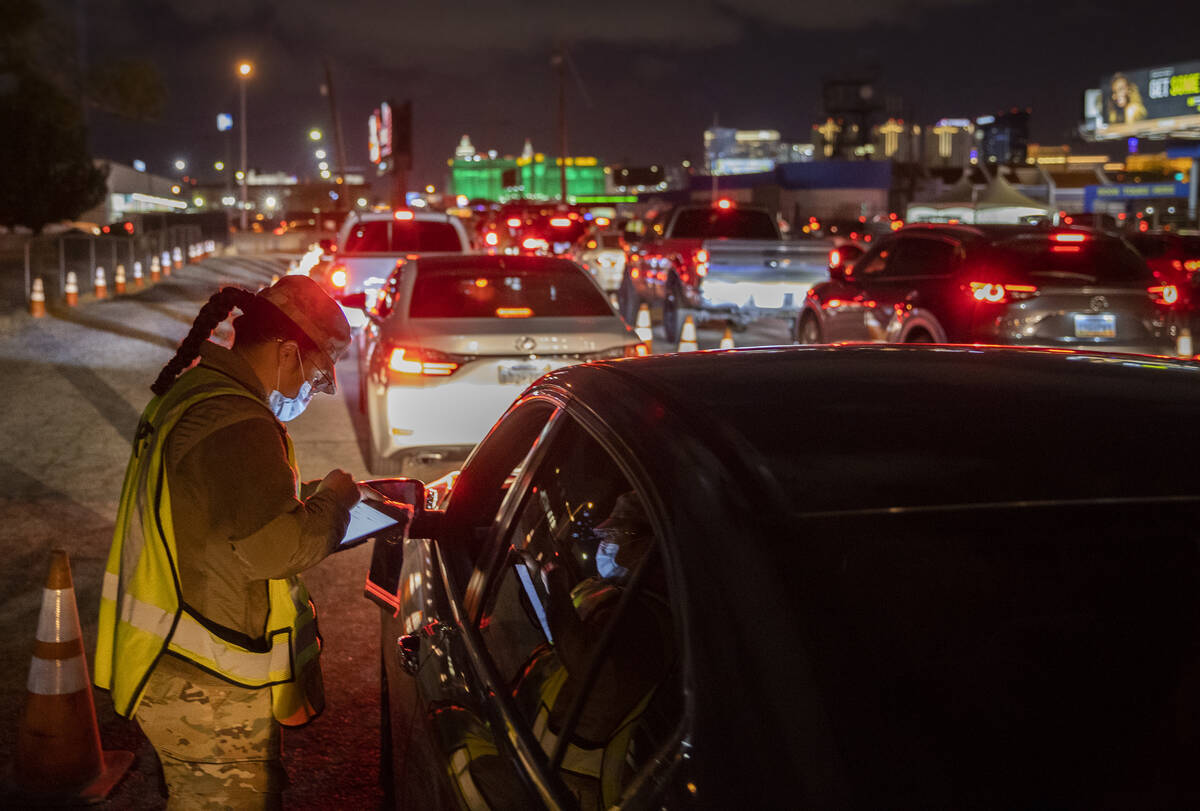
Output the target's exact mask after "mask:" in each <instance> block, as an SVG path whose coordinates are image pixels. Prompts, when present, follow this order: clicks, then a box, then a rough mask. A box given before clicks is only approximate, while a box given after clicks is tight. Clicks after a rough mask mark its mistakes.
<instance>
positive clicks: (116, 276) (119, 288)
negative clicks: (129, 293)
mask: <svg viewBox="0 0 1200 811" xmlns="http://www.w3.org/2000/svg"><path fill="white" fill-rule="evenodd" d="M113 292H115V293H116V294H117V295H118V296H119V295H121V294H122V293H124V292H125V266H124V265H117V269H116V270H115V271H114V272H113Z"/></svg>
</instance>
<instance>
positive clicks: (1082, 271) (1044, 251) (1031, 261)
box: [968, 232, 1154, 286]
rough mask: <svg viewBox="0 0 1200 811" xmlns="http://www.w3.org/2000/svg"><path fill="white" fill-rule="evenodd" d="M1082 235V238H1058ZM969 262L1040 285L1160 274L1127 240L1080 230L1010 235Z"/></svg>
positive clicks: (976, 267) (1147, 279)
mask: <svg viewBox="0 0 1200 811" xmlns="http://www.w3.org/2000/svg"><path fill="white" fill-rule="evenodd" d="M1076 236H1079V237H1080V238H1081V239H1080V241H1078V242H1065V241H1056V238H1057V239H1063V238H1064V237H1067V238H1074V237H1076ZM968 267H969V268H970V269H971V270H973V271H980V272H981V271H984V270H986V272H994V273H997V274H999V275H1000V277H1001V278H1003V279H1005V280H1011V281H1027V282H1030V283H1033V284H1039V285H1054V284H1062V285H1068V286H1069V285H1072V284H1080V285H1088V284H1097V283H1119V284H1127V283H1131V282H1136V283H1141V282H1146V283H1147V284H1149V283H1152V281H1153V278H1154V275H1153V274H1152V273H1151V271H1150V269H1149V267H1147V266H1146V262H1145V260H1143V259H1142V257H1140V256H1139V255H1138V254H1137V252H1136V251H1133V250H1131V249H1130V248H1129V247H1128V246H1127V245H1126V244H1125V243H1123V242H1121V241H1120V240H1117V239H1109V238H1103V237H1093V236H1091V235H1086V234H1082V233H1080V232H1075V233H1070V234H1059V235H1041V234H1038V235H1028V236H1020V237H1014V238H1011V239H1005V240H1003V241H1001V242H997V243H994V244H992V245H991V246H989V247H988V248H986V249H984V250H983V251H981V252H980V253H979V254H976V255H975V256H972V257H971V258H970V260H969V261H968Z"/></svg>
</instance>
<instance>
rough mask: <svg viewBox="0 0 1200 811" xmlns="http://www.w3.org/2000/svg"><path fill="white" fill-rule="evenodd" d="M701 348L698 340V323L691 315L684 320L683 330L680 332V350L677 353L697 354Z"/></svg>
mask: <svg viewBox="0 0 1200 811" xmlns="http://www.w3.org/2000/svg"><path fill="white" fill-rule="evenodd" d="M699 348H700V342H699V341H697V340H696V322H695V321H694V320H693V319H692V317H691V316H690V315H689V316H688V317H687V318H685V319H683V329H682V330H680V331H679V349H677V350H676V351H677V352H695V351H696V350H697V349H699Z"/></svg>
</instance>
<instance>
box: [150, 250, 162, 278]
mask: <svg viewBox="0 0 1200 811" xmlns="http://www.w3.org/2000/svg"><path fill="white" fill-rule="evenodd" d="M160 276H162V265H160V264H159V258H158V257H157V256H155V257H153V258H152V259H151V260H150V281H152V282H157V281H158V279H159V277H160Z"/></svg>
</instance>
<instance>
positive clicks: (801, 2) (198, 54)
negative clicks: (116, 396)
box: [45, 0, 1200, 188]
mask: <svg viewBox="0 0 1200 811" xmlns="http://www.w3.org/2000/svg"><path fill="white" fill-rule="evenodd" d="M45 2H46V4H47V7H48V8H49V9H51V10H52V11H53V12H54V13H56V14H58V15H61V18H62V19H63V20H65V22H66V24H67V26H69V27H74V26H76V22H77V20H78V19H79V18H78V16H77V9H78V7H79V5H80V4H83V5H84V6H85V8H86V12H85V13H86V22H85V24H84V28H85V31H86V43H85V47H86V52H87V57H88V61H89V62H90V63H99V62H103V61H105V60H110V59H116V58H120V57H122V56H142V57H145V58H149V59H151V60H152V61H154V62H155V63H156V64H157V65H158V66H159V68H160V69H161V70H162V72H163V75H164V77H165V79H166V81H167V86H168V91H169V100H168V106H167V110H166V113H165V115H164V116H163V118H162V120H161V121H160V122H158V123H155V124H139V125H131V124H129V123H128V122H123V121H120V120H118V119H115V118H113V117H111V116H107V115H104V114H100V113H93V114H92V118H91V126H92V142H93V147H94V150H95V152H96V153H97V154H98V155H100V156H104V157H110V158H113V159H115V160H119V161H122V162H130V161H132V160H133V159H135V158H141V159H143V160H145V161H146V162H147V164H148V168H149V169H150V171H155V172H160V173H166V174H170V173H173V169H172V168H171V166H170V164H171V163H172V162H173V161H174V159H175V158H177V157H182V158H185V159H187V160H188V161H189V164H190V166H191V167H197V168H199V169H201V170H202V172H201V176H202V177H203V176H204V175H206V174H207V175H210V176H211V175H213V172H212V169H211V166H212V163H213V161H214V160H220V159H226V157H227V154H226V150H227V144H226V142H225V140H223V136H222V135H221V134H219V133H217V131H216V127H215V116H216V114H217V113H218V112H236V109H237V85H236V82H235V79H234V73H233V67H234V64H235V62H236V61H237V60H238V59H240V58H248V59H250V60H252V61H253V62H254V63H255V65H256V69H257V73H256V75H255V77H254V78H253V80H252V81H251V83H250V85H249V88H248V93H249V95H248V107H249V115H248V119H249V127H250V129H249V143H250V165H251V166H254V167H257V168H259V169H261V170H264V171H273V170H285V171H289V172H295V173H299V174H301V175H315V173H316V169H315V160H314V158H313V157H312V152H313V146H312V144H311V143H310V142H309V141H308V140H307V132H308V130H309V128H310V127H314V126H316V127H320V128H321V129H323V130H326V131H327V132H328V131H330V126H329V109H328V103H327V101H326V99H325V98H323V97H322V96H321V95H320V86H321V83H322V81H323V68H322V60H323V59H328V60H329V61H330V64H331V65H332V68H333V72H334V84H335V89H336V93H337V101H338V106H339V108H340V109H339V113H340V116H341V119H342V126H343V129H344V132H345V134H346V140H347V151H348V157H349V163H350V164H351V166H360V167H361V166H366V165H367V155H366V152H367V149H366V119H367V116H368V115H369V114H370V111H371V110H372V109H373V108H374V107H375V106H376V105H377V104H378V103H379V101H381V100H383V99H385V98H388V97H391V98H393V99H397V100H403V99H405V98H411V99H412V100H413V103H414V108H415V119H414V149H415V163H416V166H415V169H416V171H415V174H414V176H413V179H412V183H411V184H410V185H411V186H412V187H414V188H416V187H418V186H423V185H424V184H426V183H435V184H437V185H439V186H440V185H441V184H442V183H443V182H444V180H445V175H446V159H447V158H449V157H451V156H452V154H453V150H454V147H455V145H456V144H457V142H458V139H459V137H460V136H461V135H462V134H464V133H469V134H470V135H471V138H472V141H473V142H474V144H475V146H476V147H477V148H478V149H480V150H486V149H489V148H492V149H497V150H499V151H500V152H501V154H504V153H513V154H515V153H518V152H519V151H520V149H521V146H522V144H523V142H524V139H525V138H526V137H529V138H532V140H533V144H534V146H535V148H537V149H538V150H539V151H544V152H547V153H551V154H552V153H553V152H554V151H555V150H554V143H555V120H556V119H555V110H556V106H555V105H556V99H557V90H556V84H555V80H554V77H553V73H552V71H551V68H550V55H551V51H552V48H553V43H554V42H555V40H556V39H558V38H562V39H563V40H564V41H565V42H566V43H567V45H568V49H569V51H570V53H571V56H572V62H573V64H574V67H575V68H576V74H577V78H574V77H573V78H572V79H571V81H570V84H569V88H568V93H569V102H568V103H569V118H570V125H569V133H570V134H569V145H570V151H571V152H572V153H573V154H577V155H595V156H597V157H599V158H600V159H601V160H602V161H605V162H607V163H615V162H631V163H634V164H646V163H651V162H656V161H672V160H680V159H683V158H685V157H688V158H691V159H693V160H696V161H699V160H700V159H701V158H702V147H701V143H702V131H703V130H704V128H705V127H706V126H708V125H710V124H711V123H712V121H713V116H714V114H715V115H717V116H719V120H720V122H721V124H723V125H728V126H737V127H744V128H772V129H778V130H780V131H782V133H783V135H784V137H785V138H787V139H792V140H797V141H807V140H809V133H810V127H811V125H812V124H813V123H814V122H816V121H818V120H819V119H820V117H821V108H820V88H821V81H822V79H823V78H826V77H834V76H840V75H846V74H854V73H861V72H863V71H866V70H869V69H871V68H872V67H874V68H875V69H876V70H877V72H878V76H879V90H880V92H881V93H882V94H884V95H887V96H895V97H898V98H900V99H902V100H903V105H904V109H907V110H908V111H909V112H910V114H911V115H912V116H913V117H914V119H915V120H916V121H918V122H922V123H926V122H931V121H934V120H936V119H937V118H940V117H944V116H949V117H965V116H975V115H981V114H984V113H992V112H997V111H999V110H1001V109H1003V108H1008V107H1013V106H1019V107H1032V109H1033V119H1032V122H1033V130H1034V132H1033V136H1034V140H1035V141H1040V142H1043V143H1062V142H1064V141H1066V140H1067V139H1068V138H1069V137H1070V136H1071V133H1072V132H1073V130H1074V127H1075V123H1076V120H1077V119H1078V118H1079V110H1080V107H1081V103H1082V102H1081V99H1082V93H1083V90H1084V89H1085V88H1087V87H1092V86H1097V85H1098V82H1099V77H1100V76H1101V75H1103V74H1105V73H1111V72H1113V71H1115V70H1121V69H1129V68H1137V67H1147V66H1150V65H1156V64H1169V63H1171V62H1179V61H1186V60H1192V59H1200V40H1198V39H1197V32H1198V31H1200V3H1195V2H1190V3H1189V2H1157V3H1146V4H1141V5H1138V4H1130V3H1128V2H1111V0H1110V1H1109V2H1081V1H1079V0H1038V1H1037V2H1027V1H1026V0H1016V1H1012V0H1010V2H992V0H904V1H903V2H890V1H889V0H854V2H810V1H809V0H790V1H789V0H736V2H712V1H711V0H664V1H662V2H654V1H653V0H611V1H610V2H601V1H597V2H588V3H579V2H554V0H523V1H521V0H493V1H492V2H478V0H459V1H458V2H453V0H426V2H423V3H414V2H403V1H402V0H394V1H393V2H382V1H381V0H338V1H337V2H330V0H289V2H263V1H262V0H236V2H220V3H217V2H211V1H210V0H143V1H142V2H133V0H86V1H85V0H45ZM69 56H70V57H71V58H72V59H73V57H74V55H73V54H71V55H69ZM230 143H231V145H230V146H228V148H229V149H230V150H231V151H230V152H229V153H228V156H229V157H232V158H233V160H234V161H236V160H237V148H236V143H235V142H232V140H231V142H230ZM331 154H332V150H331Z"/></svg>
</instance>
